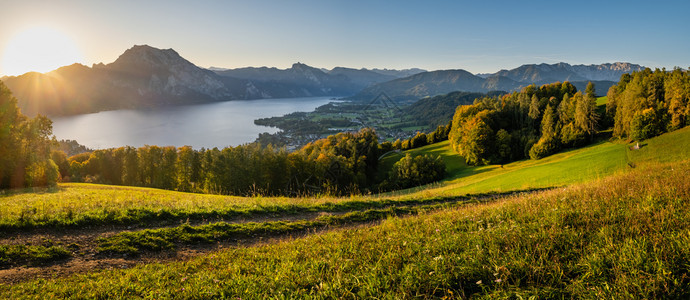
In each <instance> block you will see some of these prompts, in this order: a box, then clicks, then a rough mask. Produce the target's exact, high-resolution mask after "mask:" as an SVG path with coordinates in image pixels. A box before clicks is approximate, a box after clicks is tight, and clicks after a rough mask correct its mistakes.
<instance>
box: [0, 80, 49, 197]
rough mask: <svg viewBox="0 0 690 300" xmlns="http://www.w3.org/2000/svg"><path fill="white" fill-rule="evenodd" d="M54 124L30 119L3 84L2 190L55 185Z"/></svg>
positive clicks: (0, 112) (0, 98) (0, 88)
mask: <svg viewBox="0 0 690 300" xmlns="http://www.w3.org/2000/svg"><path fill="white" fill-rule="evenodd" d="M51 135H52V121H50V119H48V118H46V117H45V116H41V115H39V116H37V117H35V118H28V117H27V116H25V115H24V114H22V112H21V111H20V109H19V108H18V107H17V99H16V98H15V97H14V96H13V95H12V92H11V91H10V90H9V89H8V88H7V87H6V86H5V85H4V84H3V83H2V82H0V189H6V188H21V187H31V186H45V185H54V184H55V183H56V182H57V180H58V176H59V174H58V167H57V165H56V164H55V162H53V160H52V159H51V140H50V136H51Z"/></svg>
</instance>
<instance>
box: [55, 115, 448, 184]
mask: <svg viewBox="0 0 690 300" xmlns="http://www.w3.org/2000/svg"><path fill="white" fill-rule="evenodd" d="M388 144H390V143H388ZM381 147H382V145H381V144H379V143H378V137H377V135H376V132H375V131H374V130H372V129H369V128H365V129H362V130H361V131H359V132H356V133H338V134H336V135H332V136H329V137H328V138H325V139H321V140H317V141H315V142H313V143H310V144H308V145H306V146H304V147H303V148H301V149H299V150H297V151H294V152H288V151H286V150H285V149H284V148H275V147H273V146H271V145H269V146H266V147H262V146H261V145H259V144H257V143H253V144H247V145H240V146H236V147H227V148H223V149H222V150H220V149H217V148H213V149H200V150H194V149H192V148H191V147H189V146H186V147H181V148H175V147H159V146H144V147H140V148H134V147H121V148H115V149H104V150H96V151H93V152H91V153H83V154H79V155H76V156H73V157H70V158H69V159H68V160H65V161H60V162H59V163H58V165H60V166H61V168H60V169H61V170H65V173H63V174H62V175H63V176H65V178H67V180H69V181H77V182H80V181H85V182H94V183H107V184H116V185H130V186H144V187H155V188H163V189H170V190H178V191H185V192H201V193H213V194H230V195H286V196H298V195H313V194H328V195H343V194H358V193H366V192H378V191H383V190H389V189H391V188H407V187H411V186H415V185H419V184H425V183H429V182H432V181H437V180H440V179H442V178H443V177H444V176H445V165H444V164H443V162H442V161H440V160H439V159H437V158H436V159H434V158H431V157H428V158H423V159H414V160H412V161H402V162H399V163H398V164H396V165H395V166H394V168H393V170H392V171H391V172H392V174H391V176H388V177H390V178H391V179H390V180H386V181H384V182H378V181H377V177H378V176H377V175H378V172H379V170H378V163H379V162H378V160H379V155H380V154H382V153H383V152H382V150H385V149H382V148H381ZM428 174H434V175H433V176H429V175H428Z"/></svg>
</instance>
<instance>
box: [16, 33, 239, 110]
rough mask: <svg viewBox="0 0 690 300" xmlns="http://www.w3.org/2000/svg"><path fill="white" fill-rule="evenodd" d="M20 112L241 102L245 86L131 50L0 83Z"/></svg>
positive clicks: (167, 53)
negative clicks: (106, 60) (97, 61)
mask: <svg viewBox="0 0 690 300" xmlns="http://www.w3.org/2000/svg"><path fill="white" fill-rule="evenodd" d="M3 81H4V82H5V84H6V85H7V86H8V87H9V88H10V89H11V90H12V91H13V93H14V95H15V96H16V97H17V99H18V100H19V102H18V104H19V106H20V108H21V109H22V111H23V112H24V113H25V114H28V115H35V114H37V113H40V114H46V115H51V116H56V115H70V114H81V113H90V112H98V111H103V110H113V109H132V108H148V107H158V106H164V105H180V104H194V103H206V102H214V101H226V100H233V99H243V98H244V97H245V95H246V92H245V89H247V88H246V83H245V82H243V81H240V80H237V79H228V78H223V77H221V76H218V75H217V74H215V73H213V72H211V71H209V70H206V69H203V68H199V67H197V66H195V65H194V64H192V63H191V62H189V61H187V60H186V59H184V58H182V57H181V56H180V55H179V54H178V53H177V52H175V51H174V50H172V49H167V50H161V49H157V48H153V47H150V46H147V45H143V46H134V47H132V48H130V49H128V50H127V51H125V52H124V53H123V54H122V55H120V57H118V59H117V60H115V62H113V63H110V64H107V65H106V64H102V63H101V64H94V65H93V67H91V68H89V67H87V66H84V65H81V64H73V65H71V66H66V67H62V68H59V69H57V70H54V71H51V72H48V73H45V74H41V73H35V72H33V73H27V74H24V75H21V76H11V77H5V78H3Z"/></svg>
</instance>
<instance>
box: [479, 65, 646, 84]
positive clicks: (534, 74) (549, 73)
mask: <svg viewBox="0 0 690 300" xmlns="http://www.w3.org/2000/svg"><path fill="white" fill-rule="evenodd" d="M643 69H644V67H642V66H640V65H635V64H630V63H622V62H617V63H613V64H610V63H607V64H601V65H574V66H573V65H570V64H567V63H563V62H561V63H557V64H551V65H549V64H538V65H536V64H530V65H522V66H520V67H517V68H515V69H512V70H501V71H498V72H496V73H494V74H491V75H490V76H487V78H490V77H493V76H504V77H508V78H510V79H512V80H515V81H518V82H523V83H527V82H529V83H535V84H546V83H550V82H555V81H566V80H567V81H588V80H597V81H618V80H619V79H620V77H621V75H623V74H625V73H631V72H634V71H641V70H643ZM484 75H486V74H484Z"/></svg>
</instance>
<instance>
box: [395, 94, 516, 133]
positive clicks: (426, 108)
mask: <svg viewBox="0 0 690 300" xmlns="http://www.w3.org/2000/svg"><path fill="white" fill-rule="evenodd" d="M502 94H503V93H501V92H491V93H488V94H484V93H469V92H452V93H448V94H444V95H438V96H434V97H426V98H422V99H420V100H419V101H417V102H415V103H412V104H411V105H409V106H405V107H404V108H403V109H402V110H403V112H404V113H405V114H406V115H408V116H410V117H411V118H412V119H413V120H414V121H415V122H416V123H415V124H417V125H421V126H424V127H427V128H428V129H431V130H433V129H436V126H439V125H446V124H448V122H449V121H450V120H451V119H453V114H454V113H455V109H456V108H457V107H458V105H467V104H472V103H473V102H474V100H475V99H477V98H481V97H485V96H489V97H493V96H499V95H502Z"/></svg>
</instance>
